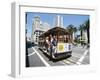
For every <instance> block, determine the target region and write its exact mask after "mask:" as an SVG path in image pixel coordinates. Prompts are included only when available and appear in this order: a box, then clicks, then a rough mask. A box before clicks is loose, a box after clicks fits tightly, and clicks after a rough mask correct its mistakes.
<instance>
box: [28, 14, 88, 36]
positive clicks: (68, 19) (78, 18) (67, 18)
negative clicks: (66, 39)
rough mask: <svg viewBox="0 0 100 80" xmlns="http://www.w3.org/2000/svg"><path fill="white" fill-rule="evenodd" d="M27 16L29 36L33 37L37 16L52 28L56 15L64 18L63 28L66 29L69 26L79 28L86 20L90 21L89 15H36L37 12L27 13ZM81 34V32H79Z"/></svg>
mask: <svg viewBox="0 0 100 80" xmlns="http://www.w3.org/2000/svg"><path fill="white" fill-rule="evenodd" d="M26 14H27V18H26V21H27V26H26V29H27V35H28V37H31V33H32V23H33V20H34V17H35V16H39V17H40V20H41V21H42V22H43V23H44V22H46V23H48V24H49V25H50V27H51V28H52V27H54V25H55V23H54V20H55V18H56V15H60V16H61V17H63V26H64V28H66V27H68V25H70V24H72V25H74V26H75V27H77V28H78V27H79V25H80V24H83V23H84V22H85V21H86V20H88V19H89V15H79V14H60V13H36V12H26ZM77 33H78V34H79V32H77Z"/></svg>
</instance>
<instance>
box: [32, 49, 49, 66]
mask: <svg viewBox="0 0 100 80" xmlns="http://www.w3.org/2000/svg"><path fill="white" fill-rule="evenodd" d="M32 49H33V50H34V51H35V53H36V54H37V55H38V56H39V58H40V59H41V60H42V62H43V63H44V64H45V65H46V66H48V67H49V66H50V65H49V64H48V63H47V62H46V61H45V60H44V58H43V57H42V56H41V55H40V54H39V53H38V52H37V51H36V50H35V49H34V48H33V47H32Z"/></svg>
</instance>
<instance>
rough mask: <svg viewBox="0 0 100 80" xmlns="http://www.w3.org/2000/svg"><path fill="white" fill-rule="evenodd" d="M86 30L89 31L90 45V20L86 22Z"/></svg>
mask: <svg viewBox="0 0 100 80" xmlns="http://www.w3.org/2000/svg"><path fill="white" fill-rule="evenodd" d="M84 24H85V30H86V31H87V38H88V43H90V27H89V26H90V21H89V19H88V20H87V21H85V23H84Z"/></svg>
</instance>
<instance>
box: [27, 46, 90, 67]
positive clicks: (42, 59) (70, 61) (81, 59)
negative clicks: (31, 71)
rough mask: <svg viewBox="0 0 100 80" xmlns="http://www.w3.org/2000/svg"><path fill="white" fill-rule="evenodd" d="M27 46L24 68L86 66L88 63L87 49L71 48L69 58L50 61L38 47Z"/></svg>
mask: <svg viewBox="0 0 100 80" xmlns="http://www.w3.org/2000/svg"><path fill="white" fill-rule="evenodd" d="M29 46H30V47H28V51H27V55H26V67H44V66H66V65H86V64H89V63H90V57H89V56H90V54H89V49H86V48H82V47H73V49H72V56H71V57H69V58H64V59H59V60H52V59H51V58H50V57H49V56H48V55H46V54H45V53H44V52H43V51H41V50H40V49H39V48H38V46H32V45H29Z"/></svg>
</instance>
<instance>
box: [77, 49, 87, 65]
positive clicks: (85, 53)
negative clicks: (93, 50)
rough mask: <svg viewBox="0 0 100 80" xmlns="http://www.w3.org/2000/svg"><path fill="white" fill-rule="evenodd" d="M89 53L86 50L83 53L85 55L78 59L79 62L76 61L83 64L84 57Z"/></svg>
mask: <svg viewBox="0 0 100 80" xmlns="http://www.w3.org/2000/svg"><path fill="white" fill-rule="evenodd" d="M87 53H88V50H86V51H85V52H84V54H83V56H82V57H81V58H80V59H79V60H78V62H76V64H79V65H80V64H81V62H82V61H83V59H84V58H85V56H86V55H87Z"/></svg>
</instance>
